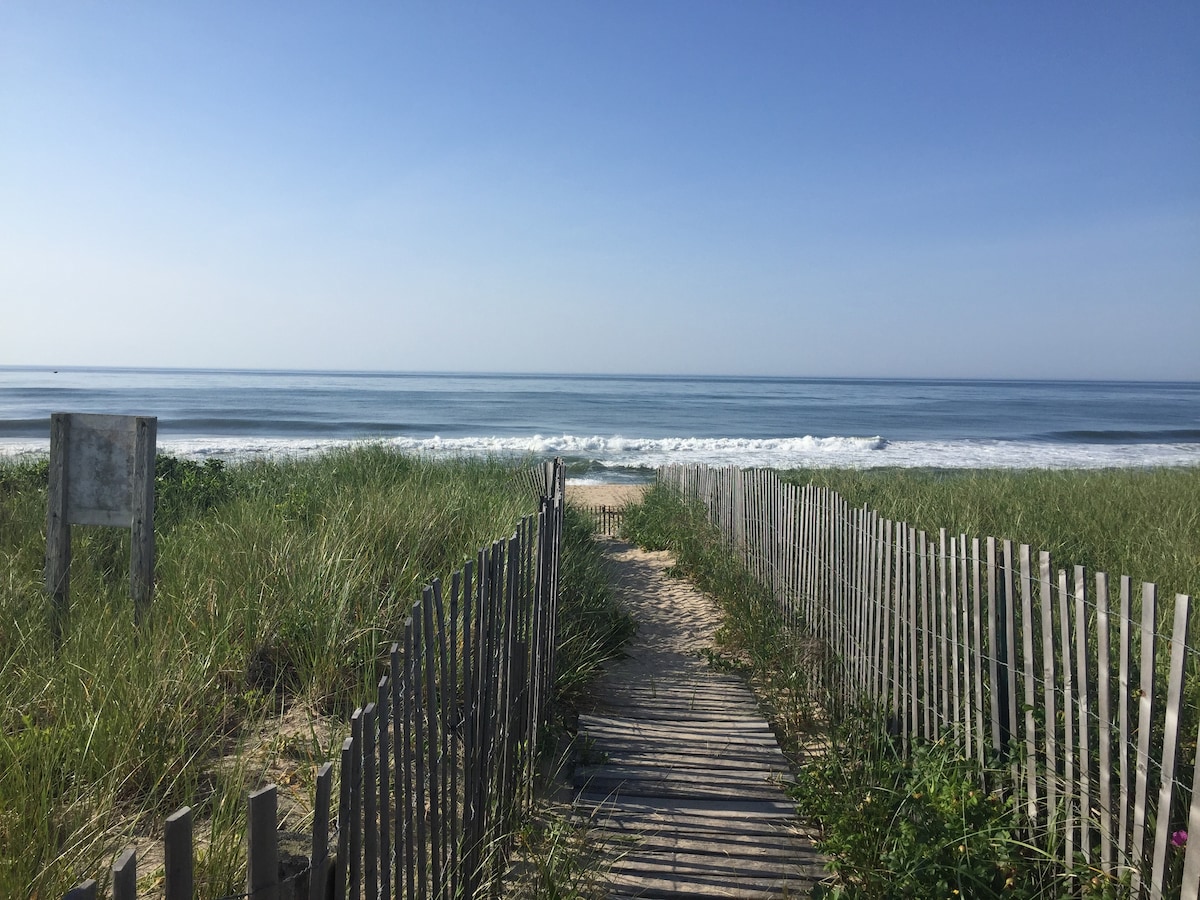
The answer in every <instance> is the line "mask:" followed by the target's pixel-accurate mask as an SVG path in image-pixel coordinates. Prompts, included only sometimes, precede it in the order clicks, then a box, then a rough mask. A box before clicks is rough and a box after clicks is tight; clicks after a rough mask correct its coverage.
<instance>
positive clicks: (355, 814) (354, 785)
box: [347, 707, 363, 900]
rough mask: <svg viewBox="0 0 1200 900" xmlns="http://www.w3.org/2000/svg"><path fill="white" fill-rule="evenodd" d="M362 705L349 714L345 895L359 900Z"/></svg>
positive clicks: (360, 872)
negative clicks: (351, 744)
mask: <svg viewBox="0 0 1200 900" xmlns="http://www.w3.org/2000/svg"><path fill="white" fill-rule="evenodd" d="M362 712H363V711H362V707H359V708H358V709H356V710H354V712H353V713H352V714H351V715H350V736H351V739H352V740H353V741H354V752H353V753H352V754H350V821H349V823H348V825H349V829H350V857H349V859H348V860H347V863H348V865H347V868H348V869H349V882H348V884H347V896H348V897H349V898H350V900H359V897H361V896H362V883H363V870H362V845H363V760H362V757H363V721H362Z"/></svg>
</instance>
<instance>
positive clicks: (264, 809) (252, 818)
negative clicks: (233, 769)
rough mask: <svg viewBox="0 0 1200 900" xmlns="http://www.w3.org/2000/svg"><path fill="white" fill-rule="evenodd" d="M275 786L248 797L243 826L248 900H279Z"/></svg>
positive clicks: (267, 787)
mask: <svg viewBox="0 0 1200 900" xmlns="http://www.w3.org/2000/svg"><path fill="white" fill-rule="evenodd" d="M277 813H278V799H277V797H276V790H275V785H273V784H269V785H267V786H266V787H265V788H262V789H260V790H257V791H255V792H254V793H252V794H251V795H250V802H249V809H248V811H247V818H248V822H247V823H246V829H247V830H246V852H247V859H246V893H247V894H249V895H250V897H251V900H278V897H279V830H278V829H279V825H278V817H277Z"/></svg>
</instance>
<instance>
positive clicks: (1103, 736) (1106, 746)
mask: <svg viewBox="0 0 1200 900" xmlns="http://www.w3.org/2000/svg"><path fill="white" fill-rule="evenodd" d="M1096 651H1097V652H1096V713H1097V716H1098V728H1099V741H1100V747H1099V759H1098V762H1099V772H1098V775H1099V779H1098V783H1097V790H1098V798H1097V800H1098V803H1099V805H1100V867H1101V869H1103V871H1105V872H1107V873H1109V874H1111V873H1113V872H1114V871H1115V856H1114V854H1113V834H1114V832H1113V808H1112V805H1113V798H1112V720H1113V711H1112V696H1111V694H1112V666H1111V655H1112V643H1111V639H1110V635H1109V612H1108V576H1107V575H1106V574H1104V573H1103V572H1097V573H1096Z"/></svg>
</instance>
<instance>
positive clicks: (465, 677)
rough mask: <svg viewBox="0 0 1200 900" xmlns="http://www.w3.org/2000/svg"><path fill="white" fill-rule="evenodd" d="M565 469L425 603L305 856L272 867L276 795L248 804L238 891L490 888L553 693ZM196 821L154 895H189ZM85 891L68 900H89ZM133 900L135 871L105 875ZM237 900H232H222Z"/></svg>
mask: <svg viewBox="0 0 1200 900" xmlns="http://www.w3.org/2000/svg"><path fill="white" fill-rule="evenodd" d="M564 471H565V470H564V468H563V466H562V463H561V461H560V460H555V461H554V462H553V463H547V464H546V465H545V466H544V467H539V468H537V469H535V470H533V472H532V473H531V482H532V483H534V484H535V486H536V487H537V489H538V490H539V493H540V494H541V500H540V506H541V508H540V511H539V513H538V514H537V515H536V516H529V517H526V518H525V519H523V520H522V521H521V522H520V523H519V525H518V526H517V529H516V531H515V532H514V533H513V534H512V536H511V537H509V538H508V539H506V540H500V541H496V542H495V543H493V544H492V545H491V546H490V547H486V548H484V549H481V550H480V551H479V553H478V556H477V558H476V559H475V560H474V561H472V562H469V563H467V564H466V565H465V566H464V567H463V568H462V569H461V570H460V571H459V572H456V573H454V574H453V575H452V576H451V577H450V579H449V587H448V589H447V586H446V585H445V584H444V583H443V582H442V581H435V582H434V583H433V584H431V585H430V586H428V587H426V588H425V589H424V590H423V592H422V595H421V598H420V601H419V602H417V603H416V604H414V606H413V607H412V615H411V616H410V617H409V618H408V619H407V621H406V622H405V624H404V633H403V635H402V636H399V637H398V638H397V640H396V642H395V643H394V644H392V646H391V652H390V658H389V668H390V671H389V674H387V675H385V676H384V677H382V678H381V679H380V681H379V684H378V694H377V697H376V699H375V700H374V701H373V702H371V703H368V704H367V705H366V706H365V707H363V708H361V709H358V710H356V711H355V712H354V715H353V717H352V718H351V733H350V735H349V736H348V737H347V738H346V739H345V741H344V742H343V743H342V745H341V753H340V760H339V765H338V774H339V777H338V796H337V801H336V811H335V812H336V819H334V820H333V828H332V830H331V827H330V825H331V812H333V811H332V810H331V805H332V804H333V791H334V764H333V762H332V761H330V762H326V763H325V764H324V765H323V766H322V767H321V768H320V770H319V771H318V773H317V778H316V785H315V794H316V796H315V802H314V814H313V825H312V833H311V836H310V837H311V840H310V843H309V846H308V847H307V848H305V849H307V850H308V852H307V853H305V854H301V855H300V856H299V858H298V859H297V858H296V856H295V854H294V853H281V841H280V838H281V835H280V834H279V832H278V825H277V793H276V786H275V785H267V786H266V787H264V788H262V789H261V790H258V791H255V792H254V793H252V794H250V796H249V801H248V826H247V884H246V891H245V893H244V894H239V895H237V896H238V898H254V900H277V898H279V900H283V898H297V900H299V898H309V900H332V898H336V900H344V898H351V900H359V898H362V897H365V898H366V900H381V898H386V900H390V898H404V900H449V898H456V900H457V898H468V900H469V898H473V897H476V896H479V895H482V894H484V893H487V892H489V891H490V890H492V889H493V888H494V883H495V879H497V878H498V877H499V876H500V874H502V871H503V866H504V861H505V859H506V856H507V852H508V850H509V841H510V840H511V836H512V834H513V833H514V830H515V826H516V823H517V822H518V820H519V818H520V817H521V815H522V813H524V812H525V811H527V810H528V808H529V807H530V805H531V803H532V801H533V785H534V774H535V772H534V765H535V749H536V746H537V742H538V738H539V735H540V733H541V729H542V726H543V725H544V724H545V722H544V716H545V715H546V713H547V710H548V707H547V700H548V699H549V696H550V692H551V689H552V686H553V683H554V671H555V648H556V641H557V635H556V625H555V622H556V611H557V598H558V577H559V551H560V540H561V535H562V513H563V489H564ZM192 831H193V822H192V811H191V810H190V809H189V808H188V807H184V808H183V809H180V810H179V811H177V812H176V813H174V814H173V815H172V816H170V817H169V818H168V819H167V823H166V831H165V835H164V849H165V871H164V879H163V885H162V892H163V894H164V895H165V896H166V898H167V900H184V898H186V900H191V898H192V897H193V895H194V879H193V863H194V859H195V849H194V847H193V834H192ZM98 889H99V885H98V883H97V881H96V880H95V879H89V880H88V881H85V882H82V883H81V884H79V885H78V886H76V887H75V888H73V889H72V890H71V891H69V892H68V893H67V894H66V897H67V898H69V900H85V898H86V900H93V898H95V897H96V896H97V892H98ZM111 894H112V897H113V898H114V900H134V898H135V897H136V896H137V857H136V854H135V852H134V851H133V850H126V851H125V852H124V853H122V854H121V855H120V856H119V857H118V859H117V860H116V862H115V864H114V865H113V870H112V873H111ZM224 900H234V898H224Z"/></svg>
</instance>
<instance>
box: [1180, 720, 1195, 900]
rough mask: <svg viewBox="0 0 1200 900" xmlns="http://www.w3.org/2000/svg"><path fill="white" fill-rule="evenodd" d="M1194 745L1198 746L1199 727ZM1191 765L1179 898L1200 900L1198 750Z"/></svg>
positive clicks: (1182, 899) (1181, 899)
mask: <svg viewBox="0 0 1200 900" xmlns="http://www.w3.org/2000/svg"><path fill="white" fill-rule="evenodd" d="M1193 746H1194V747H1198V748H1200V727H1198V729H1197V733H1196V740H1195V742H1194V743H1193ZM1196 757H1197V758H1196V759H1194V760H1193V765H1192V807H1191V810H1190V811H1189V812H1188V825H1187V833H1188V840H1187V844H1186V849H1185V851H1184V857H1183V881H1182V885H1183V889H1182V891H1181V892H1180V895H1179V898H1180V900H1200V837H1197V836H1198V835H1200V750H1197V752H1196Z"/></svg>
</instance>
